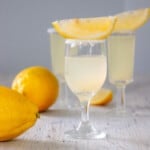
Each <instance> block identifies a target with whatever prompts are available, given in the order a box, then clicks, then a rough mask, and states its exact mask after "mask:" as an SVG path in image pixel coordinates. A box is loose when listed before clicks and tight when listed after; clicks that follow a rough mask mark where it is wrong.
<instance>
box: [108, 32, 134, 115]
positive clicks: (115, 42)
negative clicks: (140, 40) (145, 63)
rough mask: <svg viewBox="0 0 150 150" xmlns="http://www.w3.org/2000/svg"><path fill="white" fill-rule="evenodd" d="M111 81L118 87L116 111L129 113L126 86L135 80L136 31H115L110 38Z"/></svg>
mask: <svg viewBox="0 0 150 150" xmlns="http://www.w3.org/2000/svg"><path fill="white" fill-rule="evenodd" d="M107 43H108V74H109V81H110V82H111V83H112V84H114V85H115V86H116V88H117V95H118V96H119V98H118V97H117V98H116V108H115V113H116V114H118V115H120V114H127V109H126V99H125V88H126V85H128V84H129V83H131V82H132V81H133V72H134V53H135V52H134V50H135V33H133V32H124V33H123V32H122V33H113V34H112V35H111V36H109V38H108V42H107Z"/></svg>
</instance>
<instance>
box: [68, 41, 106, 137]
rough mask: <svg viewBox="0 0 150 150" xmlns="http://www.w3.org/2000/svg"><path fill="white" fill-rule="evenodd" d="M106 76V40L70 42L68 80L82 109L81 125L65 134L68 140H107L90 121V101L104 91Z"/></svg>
mask: <svg viewBox="0 0 150 150" xmlns="http://www.w3.org/2000/svg"><path fill="white" fill-rule="evenodd" d="M106 72H107V60H106V44H105V41H104V40H103V41H102V40H101V41H100V40H99V41H89V40H71V39H67V40H66V51H65V80H66V82H67V84H68V86H69V88H70V89H71V90H72V92H73V93H74V94H75V95H76V96H77V97H78V99H79V102H80V105H81V121H80V123H79V125H78V127H77V128H76V129H73V130H70V131H67V132H65V134H66V135H67V136H69V137H71V138H79V139H101V138H105V137H106V133H105V132H99V131H97V130H96V129H95V128H94V126H93V125H92V123H91V122H90V120H89V106H90V100H91V98H92V97H93V96H94V95H95V94H96V92H97V91H98V90H99V89H100V88H101V87H102V85H103V83H104V81H105V78H106Z"/></svg>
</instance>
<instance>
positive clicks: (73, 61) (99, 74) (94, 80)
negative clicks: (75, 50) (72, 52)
mask: <svg viewBox="0 0 150 150" xmlns="http://www.w3.org/2000/svg"><path fill="white" fill-rule="evenodd" d="M106 71H107V64H106V57H105V56H104V55H95V56H76V57H67V56H66V57H65V79H66V81H67V83H68V86H69V87H70V89H71V90H72V91H73V92H74V93H76V95H77V96H81V95H82V94H83V95H85V97H86V96H87V95H88V94H89V95H91V94H92V93H93V94H95V92H96V91H97V90H98V89H99V88H101V86H102V85H103V83H104V81H105V77H106ZM91 96H92V95H91ZM80 100H81V101H82V100H88V99H86V98H85V99H84V96H83V98H81V97H80Z"/></svg>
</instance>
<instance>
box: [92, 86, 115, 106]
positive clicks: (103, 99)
mask: <svg viewBox="0 0 150 150" xmlns="http://www.w3.org/2000/svg"><path fill="white" fill-rule="evenodd" d="M112 99H113V92H112V91H111V90H109V89H104V88H102V89H101V90H100V91H98V92H97V93H96V95H95V96H94V97H93V98H92V100H91V105H106V104H108V103H109V102H111V101H112Z"/></svg>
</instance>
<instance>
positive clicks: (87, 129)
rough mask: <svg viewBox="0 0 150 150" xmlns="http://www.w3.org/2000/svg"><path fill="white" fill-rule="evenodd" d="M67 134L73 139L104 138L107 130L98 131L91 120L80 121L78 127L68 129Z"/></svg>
mask: <svg viewBox="0 0 150 150" xmlns="http://www.w3.org/2000/svg"><path fill="white" fill-rule="evenodd" d="M65 135H66V136H67V137H69V138H72V139H83V140H86V139H91V140H92V139H104V138H106V133H105V132H99V131H97V130H96V129H95V128H94V127H93V126H92V125H91V123H90V122H80V124H79V126H78V128H77V129H73V130H70V131H66V132H65Z"/></svg>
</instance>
